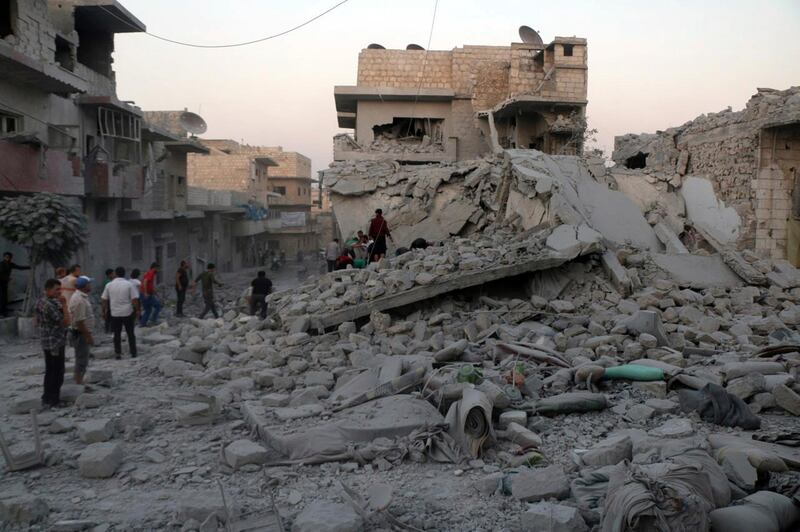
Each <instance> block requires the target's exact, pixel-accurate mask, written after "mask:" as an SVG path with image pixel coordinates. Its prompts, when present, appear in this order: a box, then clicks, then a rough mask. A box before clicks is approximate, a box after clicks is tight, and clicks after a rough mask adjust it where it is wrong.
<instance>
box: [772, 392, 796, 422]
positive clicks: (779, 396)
mask: <svg viewBox="0 0 800 532" xmlns="http://www.w3.org/2000/svg"><path fill="white" fill-rule="evenodd" d="M772 395H773V396H774V397H775V403H776V404H777V405H778V406H779V407H781V408H783V409H784V410H786V411H787V412H790V413H791V414H794V415H795V416H800V395H798V394H797V393H795V392H794V391H793V390H792V389H791V388H789V387H788V386H786V385H785V384H779V385H778V386H775V388H773V389H772Z"/></svg>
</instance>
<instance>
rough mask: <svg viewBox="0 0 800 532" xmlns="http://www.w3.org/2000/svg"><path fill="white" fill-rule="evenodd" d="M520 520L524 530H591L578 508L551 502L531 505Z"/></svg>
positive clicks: (579, 531)
mask: <svg viewBox="0 0 800 532" xmlns="http://www.w3.org/2000/svg"><path fill="white" fill-rule="evenodd" d="M519 520H520V525H521V526H522V529H523V530H530V531H539V530H541V531H547V532H586V531H588V530H589V527H588V526H586V522H585V521H584V520H583V517H581V514H580V512H578V509H577V508H573V507H572V506H564V505H563V504H554V503H551V502H538V503H535V504H531V505H529V506H528V509H527V510H526V511H525V512H523V513H522V514H521V515H520V518H519Z"/></svg>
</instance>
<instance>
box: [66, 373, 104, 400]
mask: <svg viewBox="0 0 800 532" xmlns="http://www.w3.org/2000/svg"><path fill="white" fill-rule="evenodd" d="M86 383H87V384H95V385H97V386H106V387H111V386H113V385H114V372H113V371H111V370H110V369H90V370H89V371H88V372H87V373H86ZM62 395H63V387H62Z"/></svg>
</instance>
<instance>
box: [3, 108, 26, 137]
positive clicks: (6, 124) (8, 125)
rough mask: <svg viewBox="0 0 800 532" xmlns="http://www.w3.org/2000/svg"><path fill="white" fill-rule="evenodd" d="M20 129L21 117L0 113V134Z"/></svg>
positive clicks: (15, 131)
mask: <svg viewBox="0 0 800 532" xmlns="http://www.w3.org/2000/svg"><path fill="white" fill-rule="evenodd" d="M18 131H22V117H21V116H17V115H11V114H5V113H0V134H3V133H17V132H18Z"/></svg>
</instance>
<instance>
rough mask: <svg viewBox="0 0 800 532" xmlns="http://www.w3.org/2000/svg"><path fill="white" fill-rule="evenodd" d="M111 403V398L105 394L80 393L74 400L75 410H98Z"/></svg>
mask: <svg viewBox="0 0 800 532" xmlns="http://www.w3.org/2000/svg"><path fill="white" fill-rule="evenodd" d="M111 403H112V401H111V396H110V395H108V394H105V393H82V394H81V395H79V396H78V398H77V399H76V400H75V406H76V407H77V408H100V407H101V406H106V405H109V404H111Z"/></svg>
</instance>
